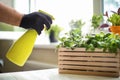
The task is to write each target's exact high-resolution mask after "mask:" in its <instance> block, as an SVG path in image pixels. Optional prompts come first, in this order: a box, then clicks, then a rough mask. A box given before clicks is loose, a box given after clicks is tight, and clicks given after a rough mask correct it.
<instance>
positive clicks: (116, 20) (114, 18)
mask: <svg viewBox="0 0 120 80" xmlns="http://www.w3.org/2000/svg"><path fill="white" fill-rule="evenodd" d="M108 21H109V22H111V23H112V26H120V15H118V14H117V13H114V14H112V15H111V16H110V17H109V18H108Z"/></svg>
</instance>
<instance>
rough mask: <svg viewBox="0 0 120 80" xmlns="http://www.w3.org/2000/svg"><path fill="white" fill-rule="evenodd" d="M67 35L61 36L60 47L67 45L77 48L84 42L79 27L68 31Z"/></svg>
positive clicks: (67, 46)
mask: <svg viewBox="0 0 120 80" xmlns="http://www.w3.org/2000/svg"><path fill="white" fill-rule="evenodd" d="M66 35H67V37H62V38H60V41H61V42H62V43H60V44H59V45H58V47H66V48H71V49H73V48H75V47H80V46H81V44H82V43H81V42H82V36H81V32H80V30H79V28H76V29H73V30H72V31H70V33H69V34H68V33H66Z"/></svg>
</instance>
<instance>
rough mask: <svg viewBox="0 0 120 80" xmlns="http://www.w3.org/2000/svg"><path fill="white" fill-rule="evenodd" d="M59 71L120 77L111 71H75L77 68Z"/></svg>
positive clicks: (60, 71)
mask: <svg viewBox="0 0 120 80" xmlns="http://www.w3.org/2000/svg"><path fill="white" fill-rule="evenodd" d="M59 73H65V74H80V75H94V76H108V77H119V75H118V73H109V72H108V73H105V72H90V71H75V70H59Z"/></svg>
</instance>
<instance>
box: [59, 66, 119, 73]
mask: <svg viewBox="0 0 120 80" xmlns="http://www.w3.org/2000/svg"><path fill="white" fill-rule="evenodd" d="M59 67H60V69H76V70H78V69H79V70H93V71H96V72H97V71H104V72H108V71H109V72H118V70H119V68H117V69H116V68H112V67H93V66H73V65H59Z"/></svg>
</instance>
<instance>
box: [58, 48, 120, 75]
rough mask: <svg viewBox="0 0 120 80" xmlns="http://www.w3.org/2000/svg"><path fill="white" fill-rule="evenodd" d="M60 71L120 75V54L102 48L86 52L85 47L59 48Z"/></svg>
mask: <svg viewBox="0 0 120 80" xmlns="http://www.w3.org/2000/svg"><path fill="white" fill-rule="evenodd" d="M58 65H59V73H61V74H62V73H67V74H82V75H95V76H107V77H119V76H120V55H119V54H117V55H115V54H114V53H103V52H102V51H101V50H96V51H95V52H86V51H85V49H84V48H76V49H74V50H71V49H66V48H60V49H59V50H58Z"/></svg>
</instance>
